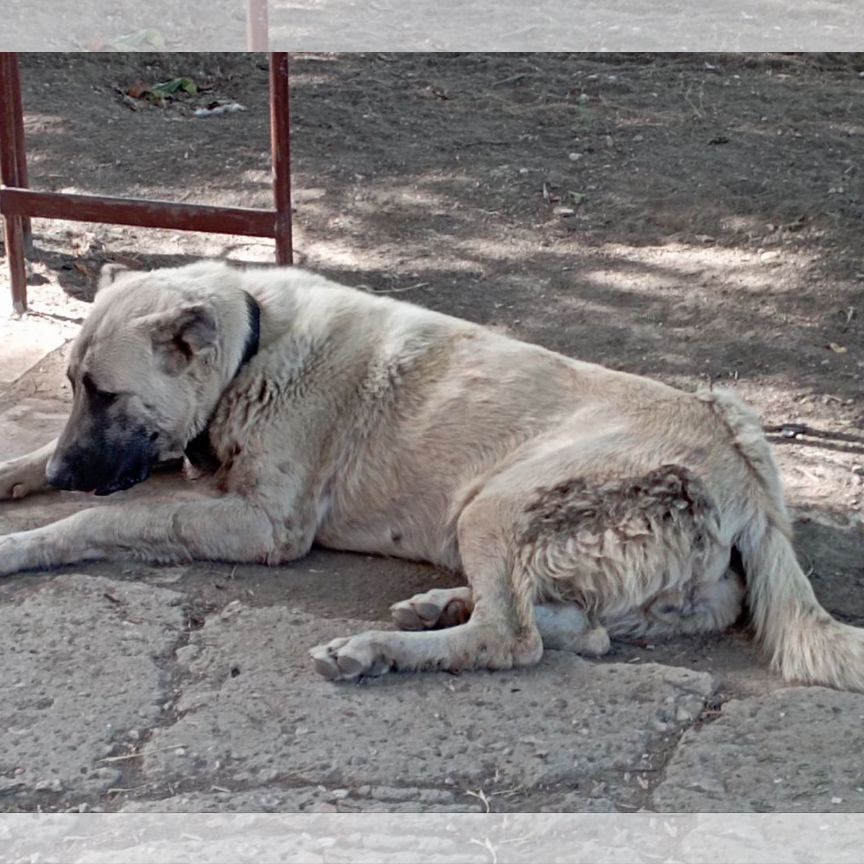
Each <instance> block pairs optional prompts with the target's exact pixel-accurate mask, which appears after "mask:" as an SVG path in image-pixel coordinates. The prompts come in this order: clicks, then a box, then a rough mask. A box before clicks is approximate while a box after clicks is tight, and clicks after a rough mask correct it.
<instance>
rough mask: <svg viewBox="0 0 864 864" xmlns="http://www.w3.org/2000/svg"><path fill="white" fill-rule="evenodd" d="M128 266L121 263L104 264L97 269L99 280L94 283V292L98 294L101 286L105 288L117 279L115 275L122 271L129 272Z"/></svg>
mask: <svg viewBox="0 0 864 864" xmlns="http://www.w3.org/2000/svg"><path fill="white" fill-rule="evenodd" d="M130 272H131V271H130V270H129V268H128V267H125V266H124V265H123V264H114V263H111V264H104V265H103V266H102V269H101V270H100V271H99V280H98V282H97V283H96V293H97V294H98V293H99V292H100V291H101V290H102V289H103V288H107V287H108V286H109V285H112V284H113V283H114V282H116V281H117V277H118V276H120V275H121V274H123V273H130Z"/></svg>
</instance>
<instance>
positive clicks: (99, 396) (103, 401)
mask: <svg viewBox="0 0 864 864" xmlns="http://www.w3.org/2000/svg"><path fill="white" fill-rule="evenodd" d="M81 380H82V381H83V383H84V389H85V390H86V391H87V395H88V396H89V397H90V398H91V399H93V400H94V401H95V402H98V403H99V404H100V405H110V404H111V403H112V402H115V401H116V400H117V394H116V393H111V392H109V391H108V390H100V389H99V388H98V387H97V386H96V382H95V381H94V380H93V379H92V378H91V377H90V375H89V374H88V375H85V376H84V377H83V378H82V379H81Z"/></svg>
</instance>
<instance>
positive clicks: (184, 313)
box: [142, 304, 219, 375]
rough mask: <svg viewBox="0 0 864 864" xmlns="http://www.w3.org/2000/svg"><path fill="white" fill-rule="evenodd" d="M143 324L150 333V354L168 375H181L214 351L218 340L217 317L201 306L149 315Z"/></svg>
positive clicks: (210, 310)
mask: <svg viewBox="0 0 864 864" xmlns="http://www.w3.org/2000/svg"><path fill="white" fill-rule="evenodd" d="M142 323H144V324H145V326H146V327H147V328H148V329H149V331H150V338H151V339H152V341H153V350H154V351H155V352H157V353H158V354H159V355H160V356H161V358H162V361H163V363H164V366H165V370H166V371H167V372H168V373H169V374H174V375H176V374H178V373H179V372H182V371H183V369H185V368H186V367H187V366H188V365H189V364H190V363H191V362H192V360H193V359H194V358H195V357H198V356H200V355H202V354H204V353H205V352H208V351H210V350H212V349H213V348H215V347H216V344H217V342H218V340H219V327H218V324H217V323H216V316H215V315H214V313H213V310H212V309H211V308H210V307H209V306H205V305H203V304H198V305H195V306H184V307H182V308H180V309H179V310H171V311H169V312H159V313H157V314H155V315H148V316H147V317H146V318H145V319H143V322H142Z"/></svg>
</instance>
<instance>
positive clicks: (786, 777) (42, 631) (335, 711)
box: [0, 348, 864, 812]
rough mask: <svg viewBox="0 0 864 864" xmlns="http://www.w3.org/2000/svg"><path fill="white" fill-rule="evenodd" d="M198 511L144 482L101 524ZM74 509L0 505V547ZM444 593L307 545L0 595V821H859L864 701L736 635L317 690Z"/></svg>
mask: <svg viewBox="0 0 864 864" xmlns="http://www.w3.org/2000/svg"><path fill="white" fill-rule="evenodd" d="M64 350H65V349H63V348H60V349H58V350H56V351H54V353H53V354H51V355H49V356H47V357H45V358H44V360H43V361H42V362H40V363H39V364H37V366H36V367H35V368H34V369H32V370H31V371H30V372H28V373H27V375H25V376H24V378H19V379H18V380H17V381H16V383H15V385H14V388H15V389H14V390H13V389H8V388H7V390H6V391H3V392H5V396H6V397H7V398H5V400H4V398H2V397H3V393H2V392H0V438H2V440H0V456H2V457H3V458H5V457H7V456H12V455H15V454H17V453H20V452H23V451H25V450H27V449H28V448H31V447H35V446H38V445H39V444H40V443H42V442H43V441H45V440H48V439H49V438H50V437H51V436H52V435H53V434H55V433H56V431H57V430H59V428H60V426H61V424H62V419H63V415H64V410H65V400H66V398H67V396H68V394H67V393H66V392H65V391H64V389H63V387H62V384H61V381H62V369H63V361H64V356H63V355H64ZM193 494H194V488H190V487H189V486H188V484H184V481H182V480H181V479H180V478H179V477H173V476H160V477H158V478H156V479H154V480H153V481H151V482H150V483H148V484H145V485H144V486H142V487H139V488H138V489H134V490H130V491H129V492H127V493H119V494H118V495H116V496H112V498H111V500H109V501H105V500H104V499H100V500H99V501H98V502H97V503H96V506H112V505H113V504H115V503H116V502H117V501H119V500H122V499H123V498H142V499H147V498H154V497H159V496H165V495H172V496H173V495H193ZM92 504H93V499H89V498H87V497H85V496H80V495H76V494H73V493H52V494H45V495H39V496H34V497H32V498H28V499H25V500H24V501H20V502H11V503H8V504H2V505H0V532H3V533H6V532H9V531H14V530H21V529H24V528H27V527H33V526H36V525H40V524H43V523H45V522H48V521H51V520H54V519H56V518H59V517H61V516H63V515H65V514H67V513H71V512H73V511H75V510H77V509H80V508H82V507H86V506H92ZM446 584H448V579H447V577H445V576H442V575H441V574H438V573H435V572H434V571H433V570H432V569H431V568H429V567H426V566H424V565H420V564H415V563H409V562H400V561H394V560H386V559H378V558H374V557H370V556H365V555H348V554H337V553H332V552H327V551H324V550H314V551H313V553H312V554H311V555H310V556H308V557H307V558H306V559H305V560H303V561H301V562H298V563H296V564H294V565H292V566H290V567H280V568H264V567H251V566H250V567H231V566H228V565H221V564H197V565H194V566H180V567H156V566H150V565H146V564H140V563H131V562H130V563H94V564H87V565H78V566H75V567H68V568H64V569H62V570H59V571H55V572H51V573H32V574H23V575H19V576H16V577H12V578H8V579H5V580H3V582H2V584H0V650H2V658H3V663H2V664H0V693H2V694H3V698H2V702H0V718H2V722H0V810H2V811H6V812H8V811H27V810H35V809H42V810H44V811H65V810H72V811H79V812H80V811H88V810H90V811H96V810H124V811H138V812H141V811H155V810H168V811H208V810H213V811H215V810H228V811H232V810H233V811H252V810H255V811H316V812H352V811H400V812H405V811H444V812H447V811H472V812H478V811H479V812H482V811H485V810H491V811H515V810H525V809H530V810H547V811H551V810H557V811H576V810H581V811H610V810H621V811H632V810H640V809H649V810H650V809H656V810H662V811H696V810H736V811H752V810H756V811H781V810H800V811H807V810H819V811H838V812H839V811H860V810H864V722H862V721H864V696H858V695H851V694H842V693H836V692H833V691H830V690H826V689H823V688H803V687H788V686H785V685H784V684H783V682H781V681H779V680H778V679H777V678H776V677H775V676H773V675H772V674H771V673H770V672H768V671H767V670H766V669H765V666H764V664H763V663H762V661H761V660H760V658H759V657H758V656H757V654H756V652H755V651H754V650H753V647H752V645H751V644H750V641H749V638H748V636H747V634H746V632H744V631H732V632H730V633H728V634H724V635H722V636H718V637H712V638H710V639H701V640H676V641H673V642H669V643H664V644H658V645H647V646H646V645H643V646H635V645H619V646H616V648H615V650H614V652H613V653H612V655H611V656H610V657H608V658H606V659H604V660H603V661H602V662H587V661H585V660H582V659H580V658H578V657H575V656H573V655H570V654H567V653H561V652H553V651H550V652H547V654H546V656H545V657H544V658H543V660H542V662H541V663H540V665H539V666H537V667H536V668H533V669H528V670H521V671H515V672H502V673H484V672H480V673H470V674H463V675H458V676H457V675H447V674H426V675H400V676H391V677H388V678H384V679H379V680H375V681H367V682H364V683H362V684H360V685H353V684H352V685H339V684H333V683H330V682H328V681H325V680H323V679H321V678H319V677H318V676H317V675H316V674H315V673H314V671H313V669H312V665H311V663H310V662H309V660H308V658H307V654H306V652H307V649H308V648H309V647H310V646H312V645H314V644H316V643H319V642H321V641H324V640H327V639H330V638H332V637H334V636H338V635H343V634H347V633H350V632H354V631H358V630H361V629H366V628H369V627H378V626H381V625H382V622H386V621H387V608H388V606H389V605H390V603H392V602H394V601H396V600H399V599H402V598H404V597H407V596H410V595H411V594H412V593H415V592H417V591H419V590H424V589H426V588H429V587H434V586H437V585H446Z"/></svg>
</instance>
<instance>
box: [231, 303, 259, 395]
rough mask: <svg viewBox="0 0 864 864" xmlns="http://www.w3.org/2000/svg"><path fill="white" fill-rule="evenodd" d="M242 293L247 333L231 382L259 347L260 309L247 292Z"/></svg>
mask: <svg viewBox="0 0 864 864" xmlns="http://www.w3.org/2000/svg"><path fill="white" fill-rule="evenodd" d="M243 293H244V294H245V295H246V314H247V316H248V318H249V332H248V333H247V334H246V344H245V346H244V347H243V357H242V358H241V360H240V365H239V366H238V367H237V371H236V372H235V373H234V376H233V378H232V380H233V379H234V378H236V377H237V376H238V375H239V374H240V370H241V369H242V368H243V367H244V366H245V365H246V364H247V363H248V362H249V361H250V360H251V359H252V358H253V357H254V356H255V355H256V354H257V353H258V348H259V347H260V346H261V307H260V306H259V305H258V301H257V300H256V299H255V298H254V297H253V296H252V295H251V294H250V293H249V292H248V291H244V292H243Z"/></svg>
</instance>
